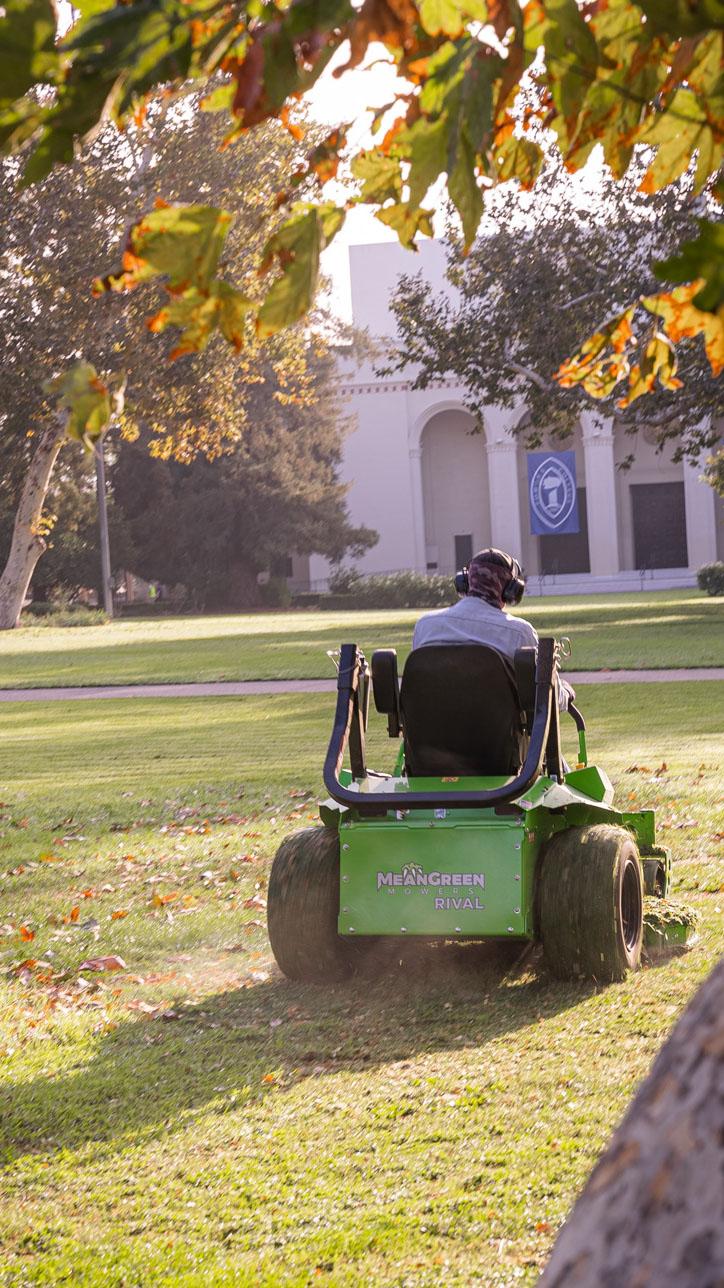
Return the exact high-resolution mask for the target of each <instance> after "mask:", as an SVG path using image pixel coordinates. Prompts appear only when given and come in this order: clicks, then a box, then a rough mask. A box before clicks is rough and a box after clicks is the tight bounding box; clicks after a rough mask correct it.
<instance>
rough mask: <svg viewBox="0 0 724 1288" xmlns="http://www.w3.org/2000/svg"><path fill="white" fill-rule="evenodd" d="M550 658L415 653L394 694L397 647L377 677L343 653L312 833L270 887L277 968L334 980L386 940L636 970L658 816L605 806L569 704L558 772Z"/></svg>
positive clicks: (665, 858)
mask: <svg viewBox="0 0 724 1288" xmlns="http://www.w3.org/2000/svg"><path fill="white" fill-rule="evenodd" d="M447 611H450V610H447ZM439 616H441V617H442V616H444V613H443V614H440V615H439ZM423 620H425V619H423ZM512 620H514V619H512ZM530 629H531V631H532V627H531V628H530ZM559 659H560V646H559V644H558V643H557V642H556V641H555V640H554V639H552V638H543V639H541V640H539V641H537V648H535V647H532V646H530V647H523V648H518V649H516V650H515V653H514V655H513V659H512V660H511V659H510V658H508V657H506V656H505V655H504V654H503V653H502V652H501V651H499V649H497V648H494V647H490V646H488V645H485V644H482V643H470V644H468V643H451V644H450V643H439V644H438V643H431V644H427V643H426V644H425V645H424V646H420V647H417V648H415V649H413V651H412V653H411V654H410V656H409V657H408V660H407V663H406V665H405V668H404V673H403V676H402V682H401V683H400V682H399V680H398V674H397V656H396V653H395V652H394V650H392V649H380V650H378V651H377V652H375V653H374V654H373V656H372V663H371V668H370V667H368V664H367V661H366V659H365V657H364V654H363V653H362V652H361V651H360V649H359V648H358V647H357V645H356V644H344V645H342V648H341V650H340V653H339V671H338V680H337V706H336V711H335V717H334V726H333V729H332V736H331V739H330V742H329V748H328V751H327V757H326V760H325V763H324V774H323V776H324V784H325V787H326V789H327V791H328V792H329V799H328V800H326V801H324V802H323V803H322V805H321V806H320V819H321V826H320V827H316V828H307V829H304V830H303V831H300V832H297V833H295V834H294V835H293V836H290V837H288V838H287V839H286V840H285V841H284V842H283V843H282V845H281V846H280V848H279V851H278V852H277V855H276V858H275V860H274V864H273V867H272V872H271V877H270V881H269V890H268V924H269V936H270V940H271V945H272V949H273V952H274V956H275V957H276V960H277V962H278V964H279V966H280V967H281V969H282V971H283V972H284V974H285V975H287V976H288V977H289V978H290V979H297V980H308V981H317V982H332V981H335V980H340V979H344V978H346V977H348V976H349V975H351V974H354V973H355V971H356V970H358V969H359V968H361V967H362V965H363V963H364V960H365V958H366V957H367V956H368V955H369V954H370V953H371V952H372V951H373V950H374V947H375V945H376V944H378V943H379V941H380V940H381V939H382V938H385V939H397V940H402V939H409V938H411V937H418V938H420V937H421V938H424V939H425V940H447V941H449V940H477V941H480V940H483V941H485V940H491V941H501V940H504V941H506V942H508V943H512V942H514V943H517V944H519V945H520V946H521V949H522V948H523V946H524V945H525V944H526V943H530V942H534V941H538V942H540V943H541V944H542V947H543V954H544V959H545V962H546V964H547V966H548V968H549V969H550V971H551V972H552V973H553V974H554V975H556V976H558V977H560V978H576V977H587V978H595V979H597V980H599V981H600V982H610V981H614V980H620V979H623V978H624V976H625V975H626V973H627V972H628V971H629V970H633V969H636V967H637V966H638V964H639V960H640V956H641V945H642V936H643V895H644V891H646V893H649V894H657V895H660V896H665V895H666V894H667V893H668V890H669V884H670V869H671V863H670V856H669V853H668V851H667V850H665V849H663V848H661V847H659V846H657V845H656V844H655V834H654V814H653V811H651V810H636V811H621V810H618V809H616V808H615V806H614V804H613V788H612V786H611V783H610V782H609V779H608V778H607V776H606V774H605V773H604V771H603V770H602V769H600V768H597V767H596V766H594V765H589V764H588V757H587V751H586V735H585V723H584V720H583V717H582V715H581V713H580V712H579V710H578V709H577V707H576V706H575V705H574V704H573V702H572V701H571V700H570V697H566V698H564V700H563V705H564V706H565V705H566V704H567V711H568V716H569V717H571V718H572V719H573V721H574V722H575V725H576V728H577V731H578V744H579V751H578V761H577V763H576V766H575V768H574V769H572V770H569V769H568V768H567V766H566V765H565V762H564V761H563V759H562V755H561V741H560V705H561V700H560V694H559V686H560V680H559V675H558V664H559ZM370 689H371V691H372V694H373V696H374V703H375V707H376V708H377V710H378V712H381V713H382V714H384V715H386V716H387V728H388V733H389V736H390V737H391V738H393V739H395V740H397V741H398V742H399V744H400V745H399V753H398V756H397V761H396V764H395V767H394V769H393V770H392V772H391V773H389V774H382V773H376V772H374V771H373V770H371V769H368V767H367V763H366V750H365V731H366V728H367V721H368V713H369V703H370ZM570 692H571V693H572V691H570ZM347 753H348V761H349V766H348V768H344V767H343V765H344V761H345V757H346V755H347Z"/></svg>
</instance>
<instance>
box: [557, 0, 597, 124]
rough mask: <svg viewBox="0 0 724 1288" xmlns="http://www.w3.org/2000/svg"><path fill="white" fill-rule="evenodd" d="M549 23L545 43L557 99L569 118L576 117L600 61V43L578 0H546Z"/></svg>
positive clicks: (564, 113) (558, 105)
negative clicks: (585, 19)
mask: <svg viewBox="0 0 724 1288" xmlns="http://www.w3.org/2000/svg"><path fill="white" fill-rule="evenodd" d="M543 7H544V9H545V14H546V18H547V19H548V24H547V26H546V27H545V31H544V35H543V43H544V46H545V52H546V64H547V70H548V78H549V83H550V87H551V92H552V94H553V101H554V103H555V105H556V107H557V108H558V111H559V112H560V113H561V115H562V116H563V117H564V118H565V119H568V118H571V117H574V118H575V117H576V116H577V115H578V112H579V110H580V108H581V105H582V103H583V100H584V98H585V96H586V91H587V89H588V86H589V84H590V82H591V81H592V80H593V79H594V78H595V75H596V68H597V67H598V64H599V52H598V45H597V44H596V41H595V39H594V37H593V35H592V33H591V30H590V28H589V26H588V23H586V22H584V20H583V16H582V14H581V11H580V9H579V7H578V5H577V4H576V0H543Z"/></svg>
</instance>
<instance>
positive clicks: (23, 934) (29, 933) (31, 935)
mask: <svg viewBox="0 0 724 1288" xmlns="http://www.w3.org/2000/svg"><path fill="white" fill-rule="evenodd" d="M20 938H21V939H23V940H25V943H26V944H29V943H30V940H31V939H35V931H34V930H30V928H29V927H28V926H21V927H20Z"/></svg>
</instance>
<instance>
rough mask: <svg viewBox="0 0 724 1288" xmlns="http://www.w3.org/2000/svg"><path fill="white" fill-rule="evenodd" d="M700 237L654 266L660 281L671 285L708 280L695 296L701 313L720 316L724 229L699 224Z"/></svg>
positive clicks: (705, 222) (723, 289) (723, 286)
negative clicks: (701, 279) (717, 313)
mask: <svg viewBox="0 0 724 1288" xmlns="http://www.w3.org/2000/svg"><path fill="white" fill-rule="evenodd" d="M698 222H699V236H698V237H697V238H696V239H695V240H694V241H687V242H684V244H683V245H682V246H681V247H680V249H679V253H678V254H677V255H671V256H670V258H669V259H664V260H659V261H658V262H657V263H655V264H654V272H655V274H656V276H657V277H658V278H660V279H661V280H663V281H667V282H693V281H696V280H697V279H699V278H703V279H704V285H703V286H702V287H701V289H700V290H699V291H698V293H697V294H696V295H695V296H694V301H693V302H694V304H695V306H696V307H697V308H698V309H703V310H705V311H706V312H708V313H716V312H717V310H718V309H719V308H721V306H722V305H723V304H724V225H723V224H714V223H710V222H709V221H708V220H706V219H700V220H699V221H698Z"/></svg>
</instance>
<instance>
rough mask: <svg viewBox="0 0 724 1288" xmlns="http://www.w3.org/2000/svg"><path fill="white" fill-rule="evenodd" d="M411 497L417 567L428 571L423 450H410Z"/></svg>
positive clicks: (418, 569)
mask: <svg viewBox="0 0 724 1288" xmlns="http://www.w3.org/2000/svg"><path fill="white" fill-rule="evenodd" d="M410 496H411V498H412V536H413V543H414V549H415V567H416V569H417V571H418V572H426V571H427V555H426V546H425V504H424V499H423V492H422V448H421V447H411V448H410Z"/></svg>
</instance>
